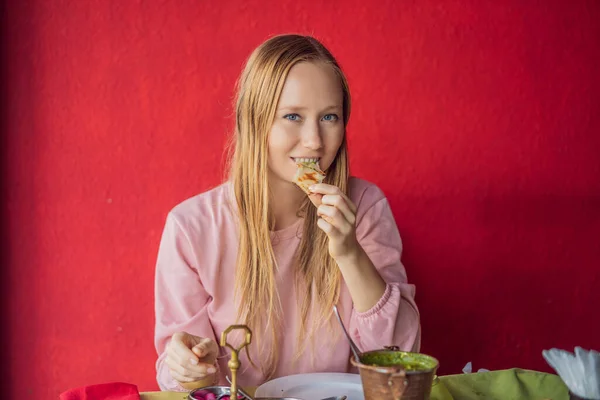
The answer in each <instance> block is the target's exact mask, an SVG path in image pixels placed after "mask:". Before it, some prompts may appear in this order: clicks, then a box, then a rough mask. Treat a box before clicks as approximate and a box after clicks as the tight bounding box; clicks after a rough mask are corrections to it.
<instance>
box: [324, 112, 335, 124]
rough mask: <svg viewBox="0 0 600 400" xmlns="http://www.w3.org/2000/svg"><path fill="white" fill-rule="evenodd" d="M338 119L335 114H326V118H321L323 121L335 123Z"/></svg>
mask: <svg viewBox="0 0 600 400" xmlns="http://www.w3.org/2000/svg"><path fill="white" fill-rule="evenodd" d="M338 119H339V118H338V116H337V115H335V114H327V115H326V116H324V117H323V121H331V122H333V121H337V120H338Z"/></svg>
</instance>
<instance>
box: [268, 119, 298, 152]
mask: <svg viewBox="0 0 600 400" xmlns="http://www.w3.org/2000/svg"><path fill="white" fill-rule="evenodd" d="M290 137H291V136H290V135H288V134H287V132H286V131H285V130H284V129H281V128H279V127H277V126H273V128H271V131H270V132H269V138H268V142H267V143H268V146H269V156H270V157H278V156H280V154H277V153H280V152H284V153H285V152H287V151H288V150H289V149H290V148H291V147H292V146H293V140H291V139H290Z"/></svg>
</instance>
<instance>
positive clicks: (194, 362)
mask: <svg viewBox="0 0 600 400" xmlns="http://www.w3.org/2000/svg"><path fill="white" fill-rule="evenodd" d="M190 363H192V365H198V360H196V359H195V358H190Z"/></svg>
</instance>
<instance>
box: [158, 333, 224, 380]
mask: <svg viewBox="0 0 600 400" xmlns="http://www.w3.org/2000/svg"><path fill="white" fill-rule="evenodd" d="M218 353H219V346H218V345H217V343H216V342H215V341H214V340H213V339H207V338H202V337H199V336H194V335H190V334H189V333H186V332H177V333H175V334H174V335H173V336H172V337H171V341H170V342H169V344H168V345H167V356H166V358H165V362H166V364H167V366H168V367H169V372H170V373H171V376H172V377H173V378H174V379H176V380H177V381H179V382H180V383H188V382H195V381H199V380H203V379H205V378H207V377H209V376H210V375H213V374H214V373H215V372H217V369H216V366H215V362H216V360H217V355H218Z"/></svg>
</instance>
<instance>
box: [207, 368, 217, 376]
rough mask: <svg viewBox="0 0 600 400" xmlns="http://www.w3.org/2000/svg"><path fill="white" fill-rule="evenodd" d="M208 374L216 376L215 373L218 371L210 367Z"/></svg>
mask: <svg viewBox="0 0 600 400" xmlns="http://www.w3.org/2000/svg"><path fill="white" fill-rule="evenodd" d="M206 372H208V373H209V374H214V373H215V372H217V370H216V368H214V367H210V368H209V369H207V370H206Z"/></svg>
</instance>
